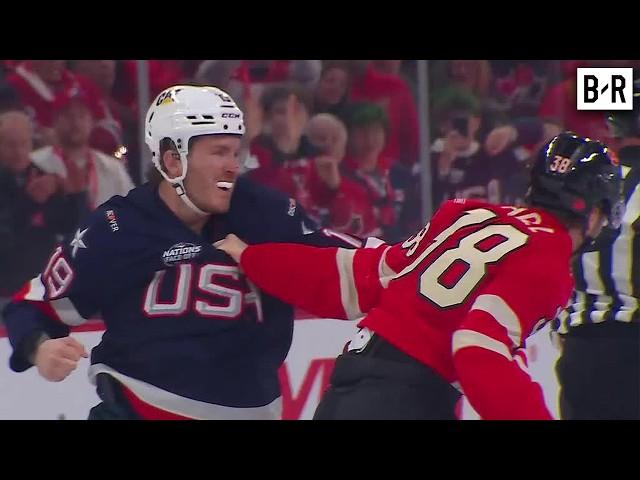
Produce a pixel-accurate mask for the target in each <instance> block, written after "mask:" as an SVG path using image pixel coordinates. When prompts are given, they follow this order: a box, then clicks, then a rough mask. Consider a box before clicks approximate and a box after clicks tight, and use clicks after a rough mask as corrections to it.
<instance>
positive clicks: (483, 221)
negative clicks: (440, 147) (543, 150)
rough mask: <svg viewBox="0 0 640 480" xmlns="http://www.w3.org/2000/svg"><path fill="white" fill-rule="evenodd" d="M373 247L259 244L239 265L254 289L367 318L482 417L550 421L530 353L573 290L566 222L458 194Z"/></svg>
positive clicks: (366, 323)
mask: <svg viewBox="0 0 640 480" xmlns="http://www.w3.org/2000/svg"><path fill="white" fill-rule="evenodd" d="M366 246H368V247H370V248H359V249H356V250H348V249H342V248H338V249H336V248H314V247H308V246H304V245H294V244H264V245H253V246H249V247H248V248H247V249H246V250H245V251H244V252H243V254H242V257H241V259H240V261H241V265H242V267H243V270H244V271H245V273H246V274H247V275H248V276H249V278H251V280H253V281H254V282H255V283H256V285H258V286H259V287H260V288H262V289H264V290H265V291H266V292H268V293H270V294H272V295H275V296H277V297H279V298H281V299H282V300H284V301H286V302H288V303H291V304H294V305H296V306H298V307H300V308H303V309H305V310H306V311H308V312H310V313H313V314H316V315H321V316H325V317H330V318H344V319H360V318H362V320H361V321H360V324H359V326H360V327H363V328H367V329H369V330H371V331H373V332H374V333H376V334H377V335H379V336H381V337H383V338H384V339H386V340H387V341H388V342H389V343H391V344H393V345H395V346H396V347H397V348H399V349H400V350H402V351H404V352H405V353H406V354H408V355H410V356H412V357H414V358H416V359H418V360H419V361H421V362H422V363H424V364H426V365H428V366H429V367H431V368H432V369H433V370H434V371H436V372H437V373H439V374H440V375H441V376H442V377H443V378H444V379H446V380H447V381H449V382H451V383H459V385H460V387H461V389H462V391H463V392H464V393H465V394H466V395H467V397H468V398H469V401H470V403H471V404H472V406H473V407H474V408H475V409H476V411H477V412H478V413H479V414H480V416H481V417H482V418H486V419H551V418H552V417H551V414H550V413H549V410H548V409H547V407H546V405H545V401H544V397H543V395H542V391H541V389H540V387H539V385H537V384H536V383H535V382H533V381H532V380H531V378H530V377H529V375H528V373H527V372H526V356H525V355H524V348H523V347H524V346H525V340H526V338H527V337H528V336H529V335H531V334H532V333H533V332H535V331H537V330H538V329H539V328H541V327H542V326H544V325H545V324H546V323H547V322H548V321H550V320H552V319H553V318H555V317H556V315H557V314H558V312H559V311H560V310H561V309H562V308H563V307H564V306H565V305H566V304H567V302H568V300H569V297H570V294H571V292H572V290H573V285H574V283H573V277H572V275H571V270H570V260H571V255H572V251H573V243H572V240H571V237H570V235H569V233H568V230H567V229H566V227H565V226H564V225H563V224H562V223H560V221H559V220H557V219H556V218H555V217H554V216H553V215H552V214H550V213H548V212H546V211H544V210H540V209H536V208H519V207H514V206H507V205H494V204H489V203H486V202H483V201H477V200H460V199H457V200H451V201H448V202H446V203H445V204H444V205H443V206H442V207H441V208H440V209H439V210H438V211H437V212H436V214H435V215H434V216H433V218H432V219H431V222H430V223H429V224H427V225H426V226H425V227H424V228H423V229H422V230H420V231H419V232H418V233H417V234H415V235H414V236H412V237H411V238H409V239H407V240H406V241H405V242H403V243H399V244H396V245H393V246H391V245H387V244H385V243H383V242H382V241H380V240H377V239H369V240H367V244H366ZM274 266H275V267H274Z"/></svg>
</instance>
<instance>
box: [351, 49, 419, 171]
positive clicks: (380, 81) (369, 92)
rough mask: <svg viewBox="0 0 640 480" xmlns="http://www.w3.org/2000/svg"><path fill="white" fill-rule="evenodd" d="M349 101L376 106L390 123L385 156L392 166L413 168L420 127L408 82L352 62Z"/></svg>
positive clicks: (367, 65) (363, 62)
mask: <svg viewBox="0 0 640 480" xmlns="http://www.w3.org/2000/svg"><path fill="white" fill-rule="evenodd" d="M352 65H353V72H354V78H353V83H352V85H351V93H350V99H351V100H353V101H365V102H375V103H378V104H379V105H381V106H382V107H383V108H384V109H385V113H386V115H387V117H388V119H389V133H388V136H387V142H386V146H385V148H384V155H385V156H386V157H388V158H389V159H390V160H391V162H392V163H395V162H396V161H399V162H401V163H403V164H405V165H409V166H412V165H413V164H414V163H416V162H417V161H418V158H419V157H418V147H419V125H418V110H417V108H416V102H415V99H414V98H413V94H412V93H411V89H410V87H409V85H408V84H407V82H406V81H405V80H404V79H403V78H401V77H400V76H398V75H389V74H385V73H380V72H378V71H377V70H376V69H375V68H374V66H373V65H372V64H371V63H370V62H369V61H363V60H356V61H353V63H352Z"/></svg>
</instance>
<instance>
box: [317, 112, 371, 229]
mask: <svg viewBox="0 0 640 480" xmlns="http://www.w3.org/2000/svg"><path fill="white" fill-rule="evenodd" d="M307 135H308V137H309V141H310V143H311V144H312V145H314V146H315V147H316V148H318V150H319V151H320V152H321V153H320V154H319V155H317V156H316V157H315V159H314V164H315V165H314V167H315V168H313V169H312V170H311V171H310V172H309V175H308V177H307V179H306V182H307V184H308V185H309V190H310V191H311V194H312V199H313V202H314V203H315V204H316V207H318V208H317V209H318V210H319V212H320V217H321V220H320V223H321V224H322V225H323V226H327V227H330V228H331V229H333V230H336V231H339V232H344V233H350V234H352V235H359V236H363V237H365V236H370V235H376V236H379V235H380V234H381V230H380V228H379V226H378V222H377V218H376V213H375V211H374V206H373V205H372V203H371V199H370V197H369V192H368V191H367V189H366V187H364V186H363V185H362V184H361V183H360V182H356V181H354V180H353V179H352V178H351V175H350V172H347V171H346V169H345V166H344V164H343V159H344V157H345V154H346V148H347V129H346V127H345V125H344V124H343V123H342V122H341V121H340V119H338V118H337V117H335V116H333V115H331V114H329V113H319V114H317V115H315V116H313V117H312V118H311V120H309V124H308V127H307Z"/></svg>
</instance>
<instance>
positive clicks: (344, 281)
mask: <svg viewBox="0 0 640 480" xmlns="http://www.w3.org/2000/svg"><path fill="white" fill-rule="evenodd" d="M356 252H357V250H347V249H345V248H339V249H338V252H337V254H336V262H337V265H338V275H339V277H340V300H341V301H342V307H343V308H344V311H345V313H346V314H347V318H350V319H355V318H359V317H362V316H364V314H363V313H362V312H361V311H360V303H359V299H358V290H357V288H356V282H355V278H354V272H353V259H354V257H355V254H356Z"/></svg>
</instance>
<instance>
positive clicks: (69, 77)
mask: <svg viewBox="0 0 640 480" xmlns="http://www.w3.org/2000/svg"><path fill="white" fill-rule="evenodd" d="M416 63H417V62H416V61H414V60H188V61H184V60H150V61H149V63H148V65H149V86H150V94H151V96H152V98H153V97H154V96H155V95H157V94H158V93H160V92H161V91H162V90H163V89H165V88H166V87H168V86H171V85H176V84H196V85H215V86H218V87H220V88H222V89H224V90H226V91H227V92H228V93H230V94H231V95H232V96H233V97H234V99H236V101H237V102H238V104H239V106H240V107H241V108H242V109H243V111H244V112H245V122H246V126H247V130H246V131H247V134H246V136H245V139H244V141H245V153H244V155H243V157H242V159H241V162H242V168H243V172H244V173H243V174H244V175H248V176H250V177H252V178H253V179H255V180H256V181H258V182H262V183H264V184H267V185H270V186H271V187H273V188H276V189H279V190H281V191H283V192H286V193H287V194H288V195H290V196H291V197H293V198H295V199H296V200H297V201H298V202H299V203H300V204H301V205H302V206H303V207H304V208H305V209H306V211H307V212H308V213H309V214H310V215H311V216H312V217H313V218H314V219H315V220H316V221H317V223H318V224H319V225H321V226H325V227H329V228H332V229H334V230H337V231H340V232H346V233H351V234H355V235H359V236H363V237H365V236H377V237H380V238H383V239H385V240H387V241H390V242H396V241H399V240H402V239H403V238H405V237H406V236H407V235H410V234H411V233H413V232H414V231H415V230H416V229H417V228H419V227H420V226H421V225H423V224H424V223H425V222H426V221H427V219H424V218H421V198H420V191H421V190H420V183H421V176H422V175H430V176H431V182H432V186H433V189H432V190H433V198H432V204H433V208H434V209H436V208H437V207H438V206H439V205H440V204H442V202H444V201H446V200H448V199H451V198H456V197H463V198H482V199H486V200H489V201H490V202H494V203H498V202H507V203H513V204H516V205H517V204H521V203H522V201H523V198H524V195H525V193H526V192H525V191H524V188H525V185H526V182H527V168H526V167H527V165H528V162H529V161H530V159H531V156H532V154H533V152H535V151H536V150H537V149H538V148H539V147H540V146H542V145H543V144H544V143H545V142H546V141H548V140H549V139H550V138H552V137H553V136H554V135H556V134H557V133H559V132H560V131H561V130H573V131H575V132H577V133H579V134H581V135H586V136H591V137H594V138H598V139H601V140H603V141H605V142H606V141H607V140H608V135H609V133H608V129H607V125H606V122H605V119H604V117H603V116H602V115H601V113H600V112H578V111H577V110H576V108H575V103H576V68H577V67H580V66H616V67H617V66H627V67H630V66H631V67H637V66H640V62H638V61H635V60H615V61H608V60H587V61H546V60H498V61H494V60H437V61H431V62H430V82H429V83H430V92H429V96H428V100H427V103H426V104H424V105H420V104H419V103H418V97H417V95H416V91H417V82H416V80H415V79H416V68H417V66H416ZM136 69H137V62H136V61H135V60H117V61H116V60H20V61H16V60H4V61H0V297H7V296H9V295H11V294H12V293H13V292H15V290H16V289H17V288H19V287H20V286H21V285H22V284H23V283H24V282H25V280H27V279H28V278H30V277H31V276H33V275H34V274H35V273H37V272H38V271H39V270H40V269H41V268H42V266H43V263H44V262H45V261H46V258H47V256H48V255H49V253H50V251H51V249H52V247H53V246H54V245H55V243H56V242H58V241H59V240H60V238H61V237H62V236H64V235H68V234H69V233H72V232H73V231H74V228H75V226H76V225H77V223H78V221H79V219H80V218H81V217H82V215H84V214H86V212H87V211H89V210H90V209H92V208H94V207H95V206H97V205H99V204H100V203H102V202H104V201H105V200H107V199H108V198H109V197H111V196H112V195H125V194H126V193H127V192H128V191H129V190H130V189H131V188H133V186H134V185H137V184H140V183H142V182H144V181H145V179H144V178H141V176H142V175H141V174H140V172H141V171H143V170H144V169H143V168H141V167H142V166H141V165H140V162H141V159H143V158H146V156H144V155H142V153H143V152H144V150H143V149H144V148H146V147H145V146H144V145H142V146H141V145H139V138H140V136H139V132H138V118H139V115H140V112H139V111H138V108H139V107H138V88H137V70H136ZM421 109H429V116H430V119H431V122H430V126H431V132H430V138H431V139H432V142H431V145H430V146H429V149H430V158H431V166H432V168H431V171H422V169H421V163H420V154H419V152H420V135H419V131H420V127H419V122H418V118H419V111H420V110H421Z"/></svg>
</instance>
